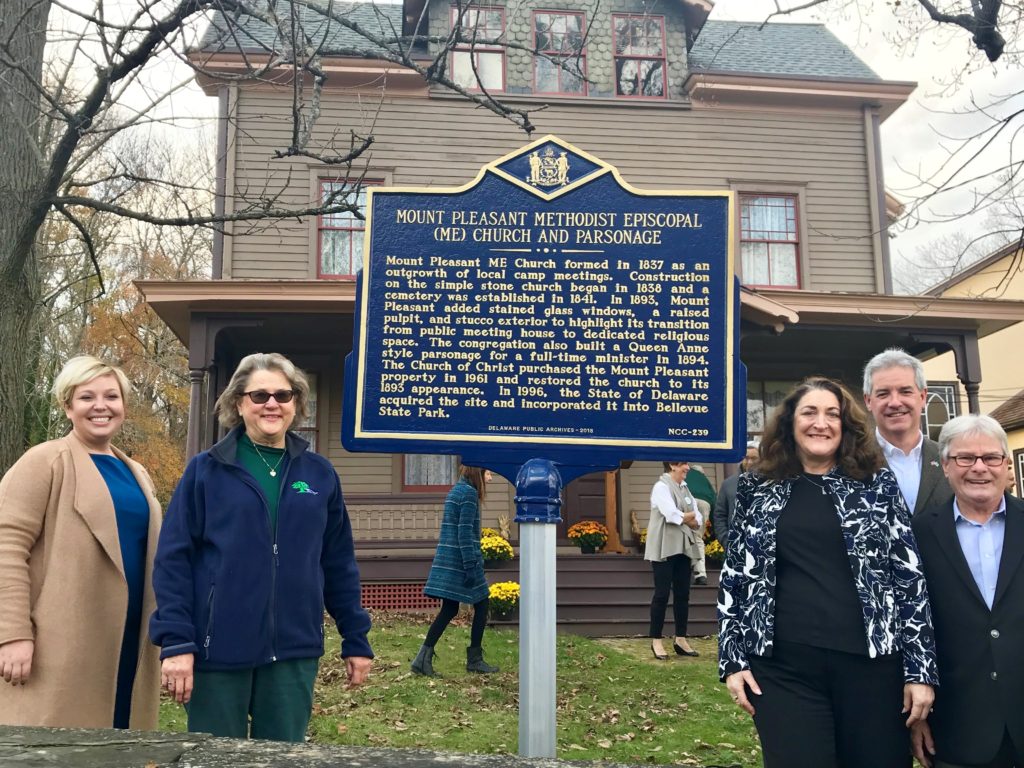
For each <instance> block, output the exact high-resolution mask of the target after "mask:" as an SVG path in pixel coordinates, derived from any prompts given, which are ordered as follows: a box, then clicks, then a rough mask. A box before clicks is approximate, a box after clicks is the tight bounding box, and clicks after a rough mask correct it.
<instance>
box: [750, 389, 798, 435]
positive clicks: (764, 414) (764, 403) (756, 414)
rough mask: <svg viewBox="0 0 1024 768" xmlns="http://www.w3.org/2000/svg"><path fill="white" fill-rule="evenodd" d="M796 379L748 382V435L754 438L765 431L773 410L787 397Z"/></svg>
mask: <svg viewBox="0 0 1024 768" xmlns="http://www.w3.org/2000/svg"><path fill="white" fill-rule="evenodd" d="M795 386H796V382H795V381H748V382H747V437H748V438H749V439H753V438H755V437H759V436H760V435H762V434H763V433H764V428H765V425H766V424H767V423H768V420H769V419H770V418H771V415H772V411H774V410H775V408H776V407H777V406H778V405H779V404H780V403H782V401H783V400H785V399H786V395H788V394H789V393H790V392H791V391H792V390H793V387H795Z"/></svg>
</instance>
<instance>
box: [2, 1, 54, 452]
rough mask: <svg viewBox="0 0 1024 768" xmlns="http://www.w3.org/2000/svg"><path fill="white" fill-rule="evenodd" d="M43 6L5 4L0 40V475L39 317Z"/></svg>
mask: <svg viewBox="0 0 1024 768" xmlns="http://www.w3.org/2000/svg"><path fill="white" fill-rule="evenodd" d="M49 10H50V3H49V2H48V1H47V0H42V1H40V0H4V3H3V14H2V17H0V39H2V40H3V41H4V44H5V48H6V50H5V52H4V55H5V57H7V56H9V57H10V60H9V61H8V60H5V59H0V137H2V141H0V200H3V203H4V211H3V214H2V215H0V361H2V364H0V472H6V471H7V468H8V467H10V465H11V464H13V463H14V461H16V460H17V458H18V457H19V456H20V455H21V453H22V452H23V451H24V450H25V402H26V396H25V393H26V390H27V387H28V386H29V382H30V379H31V372H30V371H29V370H28V361H29V360H30V359H32V356H31V354H30V352H31V350H30V344H31V343H32V342H31V340H32V339H33V338H34V335H33V333H32V331H33V325H34V323H35V321H36V318H37V317H38V315H39V298H40V295H41V290H42V287H41V286H40V285H39V270H38V264H37V254H36V252H35V249H34V247H33V246H34V242H35V236H36V232H35V230H36V229H38V226H36V225H34V224H33V223H32V222H33V221H35V219H36V218H37V215H36V213H37V211H38V210H39V205H40V201H39V194H40V190H41V189H42V186H43V159H42V150H41V148H40V146H39V127H40V125H41V121H42V119H43V109H42V107H43V100H42V98H41V97H40V95H39V91H38V87H39V84H40V83H42V82H43V79H42V70H43V49H44V46H45V43H46V19H47V16H48V15H49Z"/></svg>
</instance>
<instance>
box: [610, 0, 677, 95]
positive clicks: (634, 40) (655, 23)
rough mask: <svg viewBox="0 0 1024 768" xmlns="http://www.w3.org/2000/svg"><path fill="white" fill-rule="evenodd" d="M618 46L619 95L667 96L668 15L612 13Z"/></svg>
mask: <svg viewBox="0 0 1024 768" xmlns="http://www.w3.org/2000/svg"><path fill="white" fill-rule="evenodd" d="M612 29H613V33H612V34H613V37H614V45H615V95H616V96H622V97H626V98H639V99H663V98H665V95H666V88H665V72H666V69H667V68H666V66H665V17H664V16H648V15H646V14H640V15H633V14H629V15H626V14H617V13H616V14H612Z"/></svg>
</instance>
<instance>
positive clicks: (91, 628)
mask: <svg viewBox="0 0 1024 768" xmlns="http://www.w3.org/2000/svg"><path fill="white" fill-rule="evenodd" d="M114 453H115V454H116V455H117V457H118V458H119V459H121V460H122V461H123V462H125V463H126V464H127V465H128V466H129V467H130V468H131V470H132V473H133V474H134V475H135V479H136V480H137V481H138V483H139V486H140V487H141V488H142V490H143V492H144V493H145V494H146V497H147V498H148V499H149V540H148V544H147V551H146V584H145V592H144V595H143V602H142V626H140V627H139V628H138V630H139V636H140V643H139V649H140V653H139V665H138V667H137V668H136V673H135V687H134V690H133V691H132V705H131V727H132V728H140V729H154V728H156V723H157V709H158V706H159V695H160V661H159V650H158V649H157V648H156V647H155V646H154V645H152V644H151V643H150V642H149V638H148V635H147V632H146V625H147V622H148V620H149V616H150V614H152V612H153V610H154V607H155V604H156V601H155V599H154V597H153V588H152V572H153V555H154V554H155V553H156V543H157V535H158V533H159V529H160V520H161V514H160V505H159V503H158V502H157V499H156V495H155V493H154V490H153V483H152V481H151V480H150V479H149V475H148V474H147V473H146V470H144V469H143V468H142V466H141V465H139V464H138V463H136V462H134V461H132V460H131V459H129V458H128V457H127V456H125V455H124V454H123V453H121V452H120V451H118V450H116V449H115V450H114ZM127 611H128V585H127V583H126V582H125V577H124V568H123V566H122V563H121V547H120V544H119V543H118V538H117V519H116V517H115V515H114V504H113V501H112V500H111V498H110V492H109V491H108V490H107V485H106V482H105V481H104V480H103V476H102V475H101V474H100V472H99V470H98V469H97V468H96V466H95V464H93V461H92V459H91V458H90V457H89V453H88V451H87V450H86V448H85V446H84V445H83V444H82V443H81V442H80V441H79V440H78V438H76V437H75V436H74V434H71V435H69V436H68V437H65V438H62V439H60V440H51V441H50V442H47V443H43V444H42V445H37V446H35V447H34V448H31V449H30V450H29V451H28V452H26V453H25V455H24V456H22V458H21V459H19V460H18V462H17V463H16V464H15V465H14V466H13V467H11V469H10V470H9V471H8V472H7V474H6V475H4V478H3V480H2V481H0V643H6V642H9V641H11V640H34V641H35V653H34V655H33V658H32V672H31V675H30V677H29V681H28V683H27V684H26V685H24V686H11V685H10V684H8V683H5V682H4V681H3V680H2V679H0V723H3V724H7V725H48V726H64V727H82V728H110V727H111V726H112V725H113V722H114V698H115V692H116V688H117V667H118V659H119V655H120V652H121V639H122V636H123V634H124V624H125V616H126V614H127Z"/></svg>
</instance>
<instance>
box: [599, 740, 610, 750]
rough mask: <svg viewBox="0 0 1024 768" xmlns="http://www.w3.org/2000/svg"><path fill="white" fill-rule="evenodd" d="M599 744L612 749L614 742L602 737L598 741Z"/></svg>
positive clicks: (602, 747) (603, 747)
mask: <svg viewBox="0 0 1024 768" xmlns="http://www.w3.org/2000/svg"><path fill="white" fill-rule="evenodd" d="M597 746H599V747H601V749H611V748H612V743H611V742H610V741H609V740H608V739H601V740H600V741H598V742H597Z"/></svg>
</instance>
